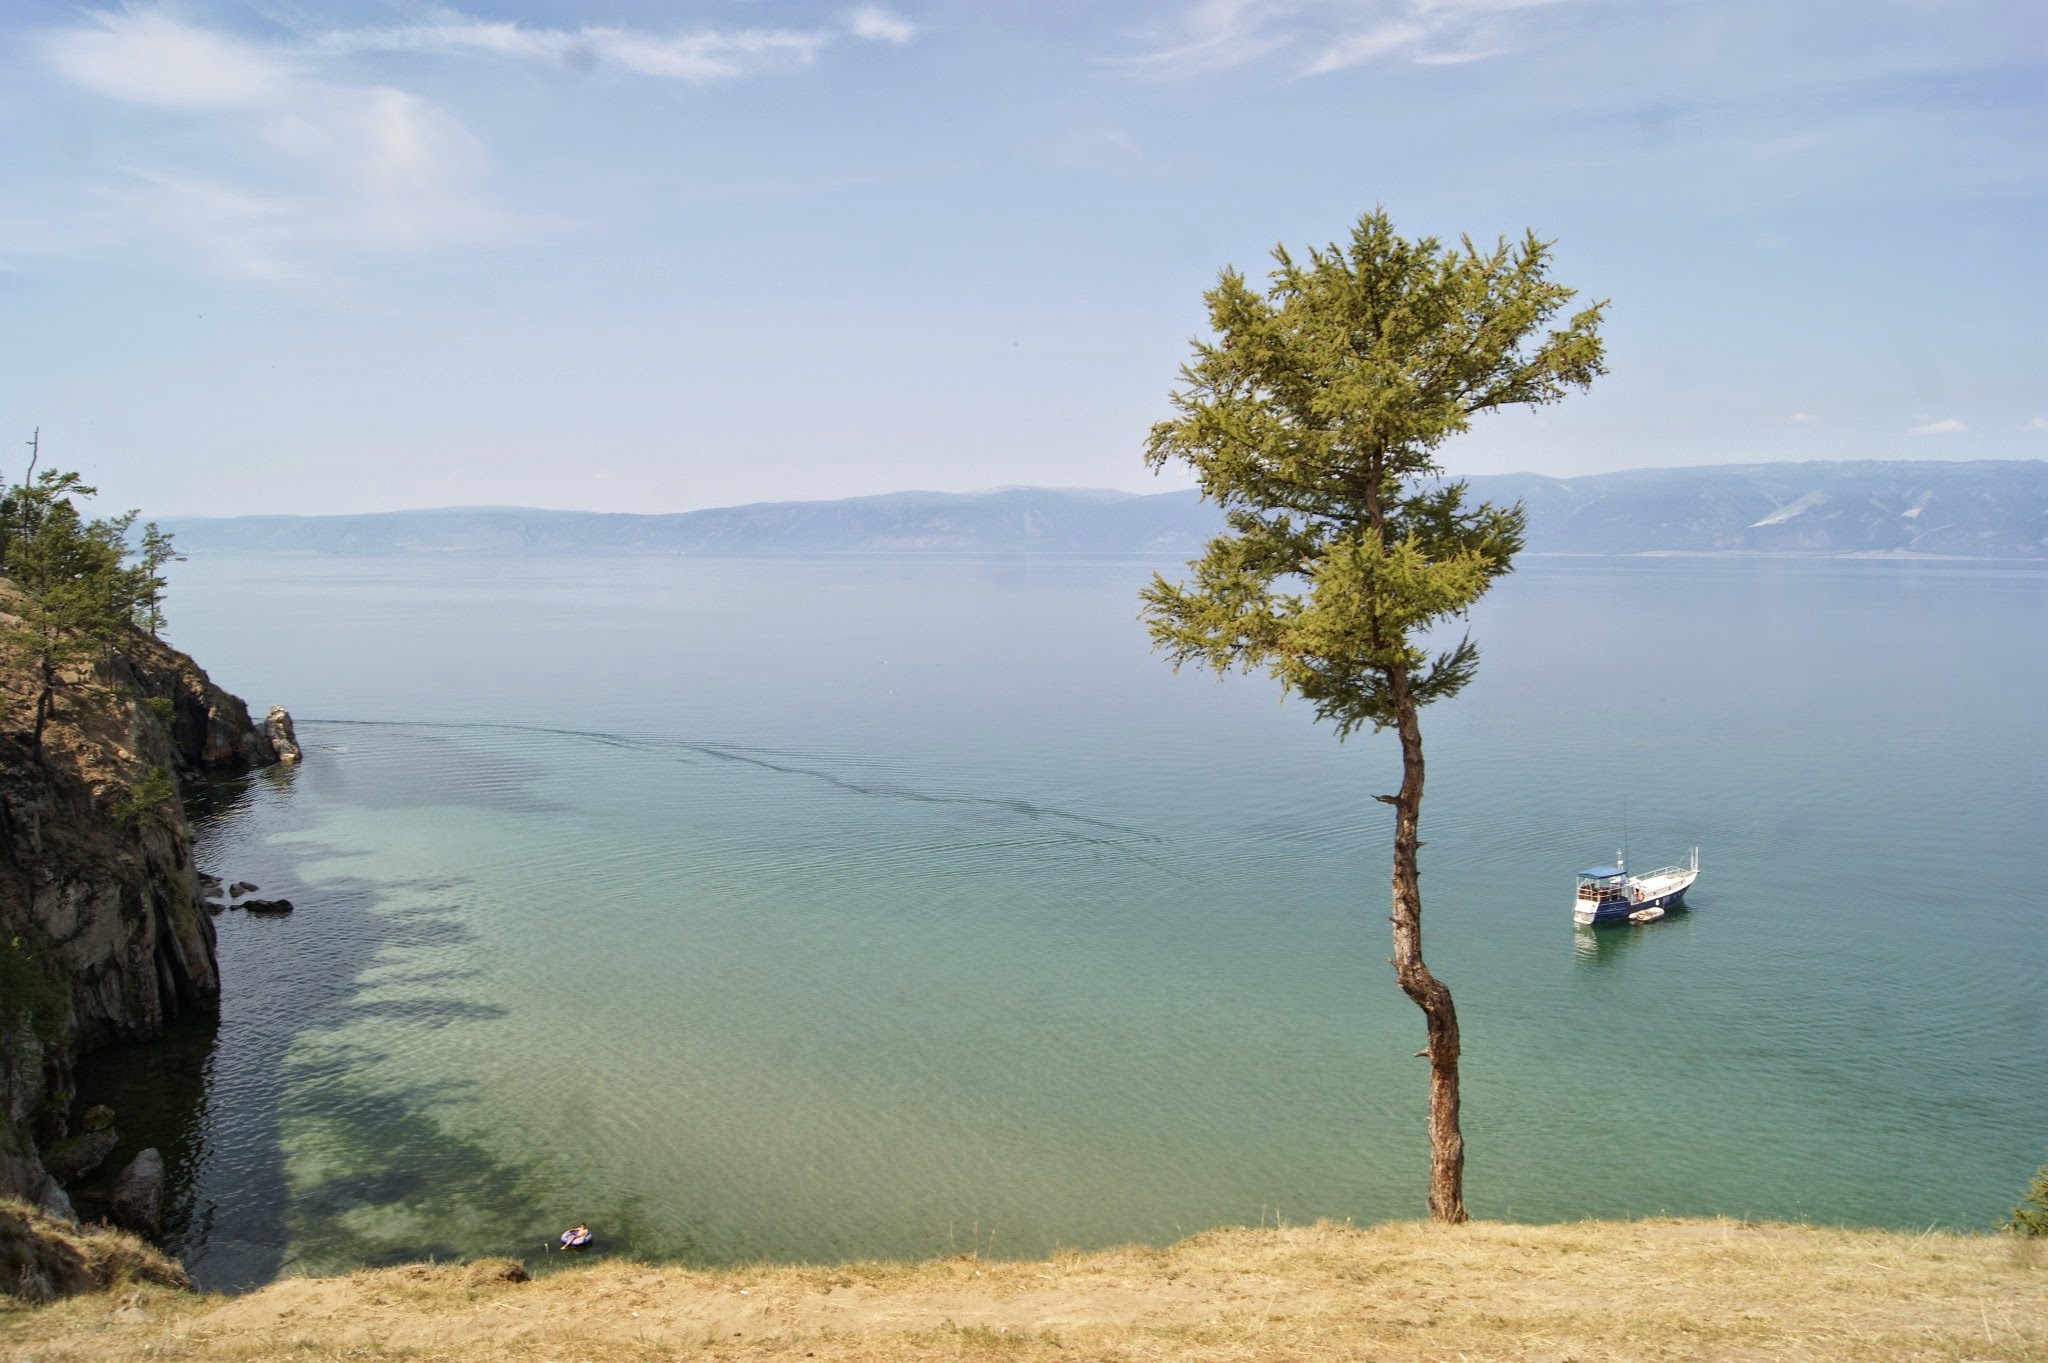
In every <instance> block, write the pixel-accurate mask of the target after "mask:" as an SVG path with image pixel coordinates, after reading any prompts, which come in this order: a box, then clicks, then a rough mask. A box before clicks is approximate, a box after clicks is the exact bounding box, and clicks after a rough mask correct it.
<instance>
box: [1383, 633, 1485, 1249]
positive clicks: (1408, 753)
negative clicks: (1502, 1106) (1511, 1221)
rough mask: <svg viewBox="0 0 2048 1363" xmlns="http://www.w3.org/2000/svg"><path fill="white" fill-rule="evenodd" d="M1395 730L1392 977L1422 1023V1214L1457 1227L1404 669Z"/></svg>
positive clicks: (1417, 775) (1446, 1034) (1456, 1176)
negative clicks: (1425, 1166) (1425, 1084)
mask: <svg viewBox="0 0 2048 1363" xmlns="http://www.w3.org/2000/svg"><path fill="white" fill-rule="evenodd" d="M1387 680H1388V683H1389V685H1388V688H1387V689H1388V693H1389V698H1390V699H1391V700H1392V701H1393V702H1394V710H1395V714H1396V723H1395V728H1396V729H1397V731H1398V732H1399V734H1400V736H1401V792H1400V794H1398V795H1395V796H1392V797H1386V796H1382V797H1381V798H1382V799H1384V800H1386V802H1387V803H1388V804H1391V805H1392V806H1393V807H1394V913H1393V924H1394V961H1393V963H1394V978H1395V979H1396V980H1398V981H1399V982H1400V985H1401V991H1402V992H1403V993H1405V994H1406V995H1407V996H1408V997H1409V998H1411V999H1413V1000H1415V1004H1416V1006H1417V1007H1419V1008H1420V1009H1422V1016H1423V1017H1424V1018H1425V1019H1426V1020H1427V1022H1428V1024H1429V1045H1428V1047H1427V1049H1426V1050H1425V1051H1424V1052H1423V1053H1424V1054H1425V1055H1427V1056H1428V1057H1429V1214H1430V1216H1431V1217H1432V1218H1433V1219H1435V1220H1438V1221H1445V1222H1451V1223H1457V1222H1461V1221H1464V1220H1465V1219H1466V1216H1465V1136H1464V1133H1463V1132H1462V1131H1460V1130H1459V1129H1458V1012H1457V1009H1456V1008H1454V1007H1453V1006H1452V1005H1451V991H1450V988H1449V987H1448V986H1447V985H1445V984H1444V982H1443V981H1442V980H1439V979H1438V978H1437V977H1436V976H1434V975H1432V974H1430V973H1429V967H1428V966H1426V965H1424V964H1423V963H1422V888H1421V883H1420V878H1419V875H1418V873H1417V870H1416V861H1415V854H1416V852H1417V850H1418V849H1419V848H1420V847H1421V846H1422V843H1421V840H1420V838H1419V837H1418V836H1417V829H1418V825H1419V823H1420V820H1421V816H1422V776H1423V769H1422V725H1421V722H1420V721H1419V720H1418V719H1417V718H1416V705H1415V698H1414V695H1413V693H1412V692H1410V690H1409V689H1408V669H1407V668H1405V667H1399V666H1397V667H1395V668H1393V669H1391V670H1390V673H1389V676H1388V679H1387Z"/></svg>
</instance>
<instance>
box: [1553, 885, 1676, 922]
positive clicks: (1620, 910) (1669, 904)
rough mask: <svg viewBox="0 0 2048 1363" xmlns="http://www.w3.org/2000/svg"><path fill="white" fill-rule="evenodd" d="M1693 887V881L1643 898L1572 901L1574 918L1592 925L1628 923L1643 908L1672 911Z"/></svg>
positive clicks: (1576, 920)
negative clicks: (1630, 916)
mask: <svg viewBox="0 0 2048 1363" xmlns="http://www.w3.org/2000/svg"><path fill="white" fill-rule="evenodd" d="M1691 888H1692V882H1691V881H1687V882H1686V883H1685V884H1683V885H1680V886H1678V887H1677V888H1676V889H1672V890H1666V891H1665V892H1664V893H1662V894H1658V895H1645V896H1643V897H1642V898H1641V899H1618V900H1613V901H1611V902H1609V903H1605V904H1599V905H1593V904H1589V903H1587V902H1585V901H1584V900H1577V899H1575V900H1573V901H1572V920H1573V921H1574V922H1576V923H1580V924H1583V925H1589V926H1592V927H1596V928H1597V927H1604V926H1606V925H1607V924H1609V923H1626V922H1628V916H1629V915H1630V914H1632V913H1638V912H1640V911H1642V910H1643V909H1663V910H1665V911H1667V912H1668V911H1670V910H1672V909H1675V908H1680V907H1682V906H1683V903H1684V900H1685V892H1686V891H1687V890H1689V889H1691Z"/></svg>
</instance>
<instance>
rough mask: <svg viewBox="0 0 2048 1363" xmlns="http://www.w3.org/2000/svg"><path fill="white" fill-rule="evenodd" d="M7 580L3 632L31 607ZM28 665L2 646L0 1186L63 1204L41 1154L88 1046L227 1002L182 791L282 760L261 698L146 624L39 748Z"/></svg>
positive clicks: (56, 1128) (78, 688)
mask: <svg viewBox="0 0 2048 1363" xmlns="http://www.w3.org/2000/svg"><path fill="white" fill-rule="evenodd" d="M18 599H19V598H18V596H17V595H16V594H15V592H14V589H13V587H12V585H11V584H9V583H7V582H6V581H5V580H4V579H0V628H5V627H8V626H10V625H12V624H13V623H14V620H13V616H12V613H11V611H10V609H9V608H10V606H11V605H12V604H13V603H14V602H16V601H18ZM36 693H37V685H36V679H35V677H34V675H33V668H32V664H31V663H30V662H29V661H28V660H26V659H25V658H21V657H10V656H9V655H8V654H6V653H4V652H0V707H4V708H0V1195H12V1196H17V1197H21V1198H25V1199H27V1200H29V1201H32V1202H39V1203H41V1204H42V1205H44V1206H45V1207H48V1208H51V1209H52V1210H54V1211H57V1212H58V1213H60V1214H63V1213H66V1212H68V1203H67V1201H66V1199H65V1197H64V1194H63V1192H62V1190H61V1189H60V1188H58V1187H57V1185H56V1184H55V1182H54V1181H53V1180H52V1179H51V1178H50V1177H49V1175H48V1174H47V1172H46V1171H45V1170H44V1168H43V1163H42V1159H41V1154H40V1151H41V1150H42V1149H44V1148H47V1147H48V1145H49V1144H50V1143H51V1142H54V1141H56V1140H58V1139H61V1138H63V1137H64V1136H66V1135H67V1134H69V1132H68V1130H67V1127H68V1122H69V1111H70V1107H71V1100H72V1096H73V1093H72V1074H73V1067H74V1066H75V1064H76V1062H77V1060H78V1058H79V1056H81V1055H82V1054H84V1053H85V1052H87V1051H89V1050H92V1049H93V1048H95V1047H98V1046H102V1045H106V1044H108V1043H110V1042H117V1041H135V1040H143V1039H146V1038H149V1037H153V1036H156V1035H158V1034H159V1033H160V1032H161V1031H162V1029H163V1026H164V1024H165V1022H166V1021H168V1020H170V1019H172V1018H177V1017H181V1016H186V1015H190V1014H192V1013H205V1012H212V1011H215V1010H216V1009H217V1007H218V1003H219V998H220V979H219V974H218V971H217V969H216V965H215V960H214V948H213V941H214V939H213V924H212V921H211V920H210V919H209V917H208V916H207V914H206V912H205V908H204V905H203V902H202V899H201V895H200V892H199V885H198V880H197V876H196V874H195V872H194V869H193V864H192V837H191V831H190V829H189V828H188V827H187V825H186V822H185V813H184V809H183V806H182V804H181V801H180V799H179V795H178V790H179V788H180V786H181V785H182V784H183V783H185V782H188V781H191V780H193V779H195V778H197V777H199V776H200V775H202V774H205V773H208V772H222V773H225V772H233V771H240V770H246V769H247V768H249V767H251V766H261V765H267V764H269V763H272V762H275V761H276V760H277V755H276V752H275V749H274V748H273V746H272V744H271V741H270V739H269V737H268V736H267V734H266V733H265V732H264V730H263V729H262V728H261V727H260V726H258V725H257V724H254V723H252V722H251V721H250V718H249V711H248V707H247V706H246V705H244V704H243V703H242V701H241V700H240V699H238V698H237V697H235V696H232V695H229V694H228V693H227V692H225V691H223V690H221V689H220V688H219V687H217V686H215V685H214V684H213V682H212V681H211V680H209V679H208V677H207V675H206V673H205V672H203V671H202V670H201V669H200V668H199V666H198V664H196V663H194V662H193V661H192V660H191V659H190V658H188V657H186V656H185V655H184V654H182V653H180V652H178V651H177V650H176V649H173V648H170V647H168V646H167V645H165V644H163V643H160V642H158V641H157V640H155V639H152V638H150V637H148V636H147V635H145V634H142V633H139V632H136V633H132V634H130V635H128V636H125V637H124V638H123V639H122V640H121V641H120V642H119V643H118V645H117V646H114V647H110V648H108V649H105V650H102V651H101V652H100V654H99V656H98V658H97V659H96V660H95V661H94V662H93V663H91V664H90V665H87V666H81V667H78V668H76V669H73V670H70V671H67V672H64V673H63V674H61V676H60V679H59V685H58V686H57V687H56V688H55V690H54V692H53V700H54V704H55V709H54V713H53V714H52V715H51V717H50V719H49V722H48V724H47V726H46V728H45V731H44V733H43V737H42V743H41V745H40V747H38V746H37V744H36V742H35V724H34V710H35V701H36Z"/></svg>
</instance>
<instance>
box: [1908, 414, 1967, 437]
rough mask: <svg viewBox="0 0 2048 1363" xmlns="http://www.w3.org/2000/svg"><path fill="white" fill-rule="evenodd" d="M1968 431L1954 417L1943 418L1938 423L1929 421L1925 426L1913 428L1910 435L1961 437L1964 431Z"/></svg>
mask: <svg viewBox="0 0 2048 1363" xmlns="http://www.w3.org/2000/svg"><path fill="white" fill-rule="evenodd" d="M1969 429H1970V428H1969V427H1968V426H1965V425H1964V424H1963V423H1962V422H1960V421H1958V420H1956V419H1955V418H1954V417H1952V416H1951V417H1943V418H1942V419H1941V420H1940V421H1930V422H1928V423H1927V424H1926V425H1925V426H1915V427H1913V429H1912V432H1911V434H1913V435H1961V434H1962V433H1963V432H1964V431H1967V430H1969Z"/></svg>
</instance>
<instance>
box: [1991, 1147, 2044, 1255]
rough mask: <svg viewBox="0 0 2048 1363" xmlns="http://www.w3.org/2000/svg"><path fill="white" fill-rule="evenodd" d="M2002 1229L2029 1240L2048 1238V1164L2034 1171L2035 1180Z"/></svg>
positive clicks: (2029, 1185)
mask: <svg viewBox="0 0 2048 1363" xmlns="http://www.w3.org/2000/svg"><path fill="white" fill-rule="evenodd" d="M2001 1229H2003V1230H2007V1231H2010V1232H2012V1233H2013V1234H2014V1235H2019V1236H2024V1237H2025V1238H2027V1239H2029V1240H2048V1164H2044V1165H2042V1166H2041V1167H2040V1168H2039V1169H2036V1170H2035V1171H2034V1181H2033V1182H2032V1183H2029V1184H2028V1185H2027V1191H2026V1193H2025V1194H2024V1195H2023V1196H2022V1197H2021V1198H2020V1205H2019V1206H2017V1207H2014V1208H2013V1209H2012V1217H2011V1219H2010V1220H2008V1221H2007V1222H2006V1223H2005V1224H2004V1226H2002V1227H2001Z"/></svg>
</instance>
